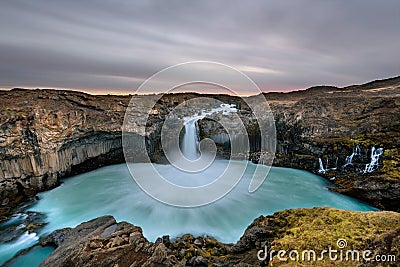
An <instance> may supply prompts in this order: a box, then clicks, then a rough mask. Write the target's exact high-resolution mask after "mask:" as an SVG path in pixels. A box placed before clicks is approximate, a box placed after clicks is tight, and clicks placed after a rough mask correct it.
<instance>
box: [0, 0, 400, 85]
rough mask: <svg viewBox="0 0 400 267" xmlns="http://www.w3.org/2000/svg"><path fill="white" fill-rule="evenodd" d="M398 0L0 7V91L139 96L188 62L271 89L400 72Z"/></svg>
mask: <svg viewBox="0 0 400 267" xmlns="http://www.w3.org/2000/svg"><path fill="white" fill-rule="evenodd" d="M399 50H400V1H397V0H393V1H390V0H385V1H368V0H354V1H345V0H338V1H337V0H332V1H319V0H314V1H312V0H310V1H306V0H305V1H278V0H277V1H164V0H159V1H119V0H113V1H111V0H108V1H80V0H79V1H78V0H77V1H75V0H73V1H53V0H48V1H45V0H35V1H31V0H26V1H19V0H5V1H2V2H1V4H0V88H13V87H27V88H37V87H40V88H67V89H80V90H83V91H86V92H92V93H132V92H133V91H134V90H135V89H136V88H137V87H138V86H139V85H140V84H141V83H142V82H143V81H144V80H145V79H146V78H148V77H149V76H151V75H152V74H154V73H156V72H157V71H159V70H161V69H163V68H165V67H168V66H171V65H174V64H178V63H182V62H186V61H197V60H201V61H216V62H221V63H224V64H228V65H230V66H233V67H235V68H237V69H239V70H241V71H243V72H244V73H246V74H247V75H248V76H249V77H250V78H252V79H253V80H254V81H255V82H256V84H257V85H258V86H259V87H260V88H262V89H263V90H265V91H288V90H296V89H304V88H306V87H309V86H312V85H320V84H330V85H338V86H343V85H349V84H354V83H364V82H367V81H370V80H374V79H381V78H387V77H393V76H397V75H400V60H399V54H400V51H399Z"/></svg>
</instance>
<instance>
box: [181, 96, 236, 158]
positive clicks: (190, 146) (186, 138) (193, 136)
mask: <svg viewBox="0 0 400 267" xmlns="http://www.w3.org/2000/svg"><path fill="white" fill-rule="evenodd" d="M218 112H222V114H223V115H228V114H229V113H233V112H237V109H236V107H235V105H234V104H221V105H220V106H219V107H218V108H213V109H211V110H209V111H204V110H203V111H202V112H201V114H196V115H193V116H189V117H184V118H183V120H184V125H185V134H184V135H183V138H182V144H181V145H182V153H183V155H184V156H185V157H186V158H187V159H189V160H196V159H197V158H198V157H199V156H200V153H199V136H198V127H197V121H199V120H201V119H203V118H205V117H206V116H207V115H211V114H214V113H218Z"/></svg>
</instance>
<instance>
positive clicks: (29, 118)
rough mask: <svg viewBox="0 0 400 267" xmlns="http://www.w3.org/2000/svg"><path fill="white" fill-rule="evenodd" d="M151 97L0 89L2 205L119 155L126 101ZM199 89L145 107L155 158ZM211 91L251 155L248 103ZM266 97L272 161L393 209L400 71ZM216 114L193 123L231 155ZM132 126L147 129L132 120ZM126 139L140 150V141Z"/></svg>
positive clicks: (254, 143)
mask: <svg viewBox="0 0 400 267" xmlns="http://www.w3.org/2000/svg"><path fill="white" fill-rule="evenodd" d="M157 97H158V96H110V95H107V96H99V95H98V96H94V95H88V94H84V93H80V92H73V91H56V90H23V89H14V90H11V91H0V112H1V113H0V190H1V191H0V192H1V193H0V204H1V207H2V208H1V211H2V212H5V211H7V210H9V209H10V208H11V207H13V206H14V205H15V204H16V203H17V202H19V201H22V200H24V199H25V198H26V197H29V196H32V195H34V194H35V193H37V192H40V191H43V190H46V189H49V188H52V187H54V186H56V185H57V184H58V182H59V180H60V178H62V177H66V176H69V175H72V174H77V173H82V172H85V171H88V170H92V169H95V168H98V167H100V166H103V165H107V164H115V163H122V162H124V157H123V152H122V146H121V144H122V142H121V127H122V123H123V120H124V113H125V110H126V108H127V106H128V104H129V101H130V100H131V99H132V102H133V107H134V111H135V114H136V113H137V115H138V116H142V115H145V114H146V115H147V113H148V111H147V110H146V109H145V108H144V107H145V106H146V105H145V104H146V103H147V102H146V101H150V100H154V98H157ZM196 97H199V95H197V94H171V95H165V96H164V97H163V98H162V99H161V100H159V101H158V102H157V104H156V105H155V107H154V108H153V109H152V110H151V111H150V115H149V118H148V120H147V122H146V126H147V129H146V133H145V134H146V148H147V151H148V152H149V154H150V158H151V159H152V160H153V161H163V156H162V148H161V146H160V131H161V126H162V122H163V121H164V119H165V116H166V115H167V114H168V113H169V112H170V111H171V110H172V109H174V108H175V107H176V106H177V105H179V104H180V103H183V102H184V101H185V100H188V99H192V98H196ZM209 97H211V98H216V99H219V100H220V101H223V102H225V103H229V104H235V105H236V107H237V108H238V109H239V111H238V114H239V116H240V117H241V118H242V120H243V121H244V122H245V125H246V128H247V130H248V135H249V140H250V148H251V153H250V158H251V159H252V160H253V161H257V159H258V157H259V156H260V155H259V153H258V151H259V148H260V135H259V131H258V128H257V124H256V123H255V120H254V118H252V114H251V110H249V108H248V106H247V105H246V104H245V103H244V101H243V100H242V99H240V98H238V97H231V96H225V95H209ZM265 97H266V99H267V101H268V102H269V105H270V107H271V110H272V112H273V114H274V118H275V125H276V129H277V147H276V157H275V160H274V165H275V166H283V167H292V168H298V169H305V170H308V171H312V172H315V173H318V174H319V175H322V176H325V177H327V178H329V179H331V180H332V182H334V183H335V184H336V185H337V188H336V189H335V190H337V191H339V192H342V193H345V194H349V195H352V196H355V197H357V198H360V199H363V200H365V201H367V202H369V203H371V204H373V205H375V206H377V207H380V208H384V209H392V210H398V207H399V206H400V205H399V199H400V193H399V190H400V189H399V180H400V172H399V162H400V159H399V147H400V143H399V142H400V141H399V140H400V138H399V137H400V136H399V135H400V131H399V129H400V117H399V116H400V115H399V114H400V78H393V79H388V80H382V81H377V82H372V83H369V84H365V85H360V86H351V87H346V88H336V87H314V88H310V89H308V90H305V91H298V92H292V93H269V94H265ZM246 100H248V101H251V99H246ZM212 119H213V118H212V116H210V117H206V118H204V119H203V120H201V121H200V122H199V127H200V135H201V137H203V138H204V137H210V138H211V139H214V141H216V143H217V144H218V146H219V151H220V155H221V156H223V157H227V155H229V142H227V136H226V133H224V131H223V130H222V129H221V128H220V127H219V126H218V124H217V123H216V122H214V121H213V120H212ZM130 132H131V134H132V135H143V134H144V133H142V132H141V131H140V129H136V128H132V129H131V130H130ZM133 140H134V139H133ZM136 145H137V146H136ZM131 147H132V149H136V150H137V151H143V149H144V148H143V147H142V146H141V144H132V146H131ZM357 147H358V148H357ZM373 147H374V148H375V153H376V154H377V155H378V154H379V153H378V152H379V151H381V152H382V154H381V155H379V156H378V157H377V159H376V164H375V165H374V166H372V167H371V170H372V171H371V172H364V170H365V169H366V166H367V164H370V163H371V153H372V150H373ZM378 149H381V150H378ZM354 152H357V153H355V154H354ZM352 154H354V155H353V157H352V161H351V163H349V158H348V157H349V156H351V155H352ZM135 160H140V159H139V158H138V159H135ZM320 162H322V168H321V164H320ZM347 163H349V164H347Z"/></svg>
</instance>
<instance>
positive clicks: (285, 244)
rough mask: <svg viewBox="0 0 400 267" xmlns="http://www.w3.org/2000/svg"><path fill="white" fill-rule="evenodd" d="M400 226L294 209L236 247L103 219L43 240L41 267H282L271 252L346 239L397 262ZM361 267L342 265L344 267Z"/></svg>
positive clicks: (260, 224)
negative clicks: (46, 251) (45, 251)
mask: <svg viewBox="0 0 400 267" xmlns="http://www.w3.org/2000/svg"><path fill="white" fill-rule="evenodd" d="M399 223H400V215H399V213H395V212H352V211H343V210H337V209H332V208H314V209H294V210H286V211H282V212H277V213H275V214H274V215H272V216H266V217H265V216H261V217H259V218H257V219H255V220H254V222H253V223H252V224H251V225H249V226H248V227H247V229H246V231H245V232H244V234H243V236H242V237H241V238H240V240H239V241H238V242H237V243H236V244H224V243H221V242H219V241H217V240H216V239H214V238H212V237H209V236H199V237H194V236H192V235H190V234H186V235H183V236H181V237H178V238H176V239H175V240H172V241H170V239H169V237H167V236H164V237H162V238H159V239H157V242H155V243H153V242H149V241H148V240H147V239H146V238H144V237H143V234H142V230H141V228H140V227H137V226H133V225H132V224H129V223H126V222H120V223H116V221H115V219H114V218H113V217H111V216H104V217H99V218H97V219H94V220H91V221H89V222H85V223H82V224H80V225H78V226H77V227H75V228H66V229H61V230H57V231H55V232H53V233H52V234H50V236H48V237H47V238H46V239H44V240H42V241H41V244H42V245H52V246H55V247H57V248H56V250H55V251H54V252H53V253H52V254H51V255H50V256H49V257H48V258H47V259H46V260H45V261H44V262H43V263H42V264H41V266H119V267H125V266H127V267H128V266H266V265H268V264H272V266H279V265H284V264H286V263H287V262H279V261H277V260H276V252H275V253H274V252H273V251H272V250H274V251H279V250H281V249H285V250H287V251H289V250H291V249H296V250H299V251H301V249H314V250H315V251H316V252H320V251H322V250H323V249H327V248H328V247H329V246H336V241H337V239H339V238H345V239H346V241H347V243H348V244H349V247H351V248H352V249H358V250H360V251H361V250H365V249H370V250H372V252H373V254H374V255H377V254H381V255H383V254H384V255H395V256H396V257H397V258H398V257H399V253H400V252H399V245H398V244H399V242H398V241H399V235H398V233H399V225H400V224H399ZM344 226H346V227H344ZM332 228H334V229H335V230H332ZM360 229H361V230H360ZM265 248H267V251H268V255H272V258H271V259H270V258H269V257H266V258H265V259H264V260H259V259H258V257H257V254H258V252H259V251H260V250H265ZM270 253H272V254H270ZM314 263H315V262H314ZM289 264H293V265H294V264H296V262H289ZM297 264H298V262H297ZM318 264H319V265H323V266H331V265H332V264H335V261H332V262H330V260H329V258H328V257H326V258H325V259H324V261H323V262H318ZM362 264H363V263H362V261H361V262H354V261H347V262H340V265H341V266H359V265H362ZM366 266H369V265H366ZM371 266H373V265H371Z"/></svg>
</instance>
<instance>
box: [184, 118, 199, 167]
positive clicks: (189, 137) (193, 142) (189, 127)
mask: <svg viewBox="0 0 400 267" xmlns="http://www.w3.org/2000/svg"><path fill="white" fill-rule="evenodd" d="M197 120H198V119H192V120H189V121H186V123H185V134H184V135H183V139H182V153H183V155H184V156H185V157H186V158H187V159H190V160H195V159H197V158H198V157H199V149H198V145H199V138H198V134H197Z"/></svg>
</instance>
